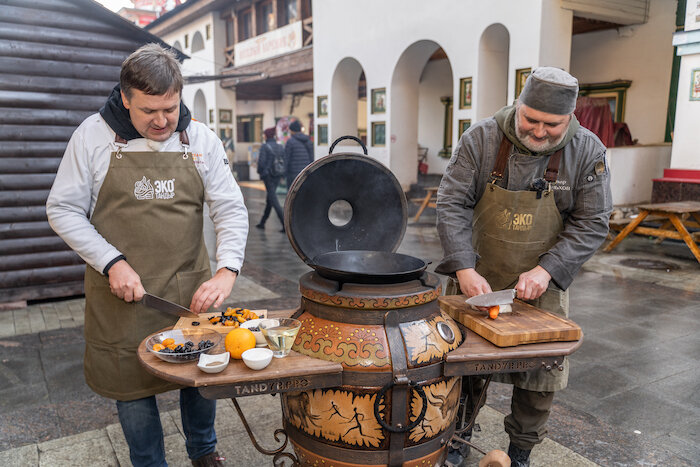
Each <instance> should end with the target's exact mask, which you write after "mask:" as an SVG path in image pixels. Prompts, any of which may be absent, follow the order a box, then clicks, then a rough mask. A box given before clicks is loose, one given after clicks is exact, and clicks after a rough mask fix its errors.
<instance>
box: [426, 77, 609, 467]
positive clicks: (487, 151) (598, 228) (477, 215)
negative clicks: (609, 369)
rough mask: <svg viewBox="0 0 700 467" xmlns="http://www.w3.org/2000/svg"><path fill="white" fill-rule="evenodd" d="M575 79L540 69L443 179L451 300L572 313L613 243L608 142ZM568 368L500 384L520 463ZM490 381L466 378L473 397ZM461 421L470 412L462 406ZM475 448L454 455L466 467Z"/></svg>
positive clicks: (463, 146) (513, 452)
mask: <svg viewBox="0 0 700 467" xmlns="http://www.w3.org/2000/svg"><path fill="white" fill-rule="evenodd" d="M577 96H578V81H577V80H576V78H574V77H573V76H571V75H570V74H569V73H567V72H565V71H562V70H560V69H558V68H552V67H541V68H536V69H535V70H534V71H533V72H532V74H531V75H530V76H529V77H528V79H527V81H526V83H525V86H524V88H523V91H522V93H521V95H520V98H519V100H518V101H517V102H516V104H515V106H509V107H504V108H503V109H501V110H499V111H498V112H497V113H496V114H495V115H494V116H493V117H492V118H488V119H485V120H482V121H480V122H478V123H477V124H475V125H473V126H471V127H470V128H469V129H468V130H467V131H466V132H464V134H463V135H462V137H461V138H460V140H459V144H458V145H457V147H456V149H455V151H454V154H453V155H452V159H451V160H450V163H449V165H448V167H447V169H446V171H445V175H444V176H443V178H442V182H441V183H440V188H439V190H438V200H437V215H438V219H437V227H438V233H439V235H440V241H441V243H442V248H443V251H444V257H443V259H442V261H441V262H440V264H439V265H438V267H437V268H436V272H438V273H441V274H447V275H449V276H450V279H449V281H448V286H447V289H446V293H447V294H448V295H450V294H459V293H463V294H465V295H466V296H467V297H473V296H475V295H480V294H484V293H488V292H491V291H496V290H501V289H507V288H511V289H512V288H514V289H516V290H517V297H518V298H519V299H521V300H525V301H527V302H528V303H530V304H532V305H534V306H536V307H538V308H542V309H545V310H547V311H550V312H553V313H556V314H559V315H561V316H568V314H569V296H568V290H567V289H568V287H569V285H571V282H572V281H573V279H574V276H575V275H576V272H577V271H578V270H579V268H580V267H581V265H582V264H583V263H584V262H585V261H586V260H588V259H589V258H590V257H591V256H592V255H593V254H594V253H595V251H596V250H597V249H598V247H599V246H600V245H601V244H602V242H603V241H604V240H605V237H606V235H607V232H608V220H609V217H610V212H611V211H612V199H611V195H610V176H609V171H608V168H607V164H606V161H605V146H603V144H602V143H601V142H600V140H599V139H598V138H597V137H596V136H595V135H594V134H593V133H592V132H590V131H589V130H587V129H585V128H583V127H581V126H580V125H579V123H578V121H577V120H576V117H575V116H574V114H573V112H574V110H575V108H576V98H577ZM568 375H569V368H568V362H567V361H565V362H564V365H563V371H556V370H555V371H549V372H548V371H545V370H544V369H541V370H536V371H530V372H522V373H509V374H500V375H495V376H494V379H493V380H494V381H500V382H506V383H510V384H513V396H512V400H511V411H512V413H511V414H509V415H508V416H507V417H506V418H505V429H506V432H507V433H508V435H509V436H510V446H509V448H508V454H509V456H510V457H511V460H512V465H513V466H516V467H520V466H528V465H529V457H530V451H531V450H532V448H533V446H535V445H536V444H538V443H541V442H542V440H543V439H544V436H545V435H546V433H547V431H546V429H545V424H546V422H547V418H548V417H549V412H550V408H551V406H552V401H553V398H554V392H555V391H559V390H561V389H564V388H565V387H566V384H567V381H568ZM481 386H482V380H481V379H479V378H477V377H472V378H464V379H463V396H464V397H463V400H466V403H467V409H468V410H467V412H466V413H467V414H468V413H469V411H470V410H472V411H473V410H475V407H474V404H473V403H472V402H470V401H469V399H470V398H469V397H467V396H468V394H474V393H475V392H478V390H479V388H480V387H481ZM460 413H463V412H462V410H460ZM466 454H468V453H467V452H465V450H462V451H461V452H459V449H453V450H452V452H451V453H450V456H449V457H448V460H449V461H450V463H452V464H459V463H460V462H461V461H462V458H463V457H466Z"/></svg>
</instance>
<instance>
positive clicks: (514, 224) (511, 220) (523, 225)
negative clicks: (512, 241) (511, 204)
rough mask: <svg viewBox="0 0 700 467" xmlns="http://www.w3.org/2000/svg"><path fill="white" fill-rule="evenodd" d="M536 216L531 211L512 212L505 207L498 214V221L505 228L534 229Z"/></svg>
mask: <svg viewBox="0 0 700 467" xmlns="http://www.w3.org/2000/svg"><path fill="white" fill-rule="evenodd" d="M533 221H534V218H533V216H532V214H529V213H519V212H515V213H514V212H511V211H510V210H508V209H504V210H503V211H501V212H499V213H498V214H497V215H496V222H497V223H498V226H499V227H500V228H501V229H503V230H518V231H526V230H531V229H532V224H533Z"/></svg>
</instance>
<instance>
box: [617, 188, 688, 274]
mask: <svg viewBox="0 0 700 467" xmlns="http://www.w3.org/2000/svg"><path fill="white" fill-rule="evenodd" d="M645 219H649V221H650V222H657V223H660V225H659V226H657V227H645V226H642V225H641V223H642V221H644V220H645ZM652 219H653V220H652ZM688 227H693V228H700V202H698V201H677V202H673V203H657V204H642V205H641V206H639V215H638V216H637V217H635V218H634V219H633V220H632V221H631V222H630V223H629V224H627V226H626V227H625V228H624V229H622V230H621V231H620V233H619V234H617V236H616V237H615V238H614V239H613V240H612V242H610V243H609V244H608V246H606V247H605V248H604V249H603V251H607V252H609V251H612V249H613V248H615V247H616V246H617V245H618V244H619V243H620V242H621V241H622V240H623V239H624V238H625V237H627V235H629V234H630V233H632V232H634V233H636V234H641V235H651V236H653V237H658V238H659V240H661V241H662V240H663V239H666V238H673V239H676V240H683V241H684V242H685V243H686V245H688V248H690V251H691V252H692V253H693V255H694V256H695V258H696V259H697V260H698V262H700V248H698V245H697V243H696V242H697V241H698V239H700V232H694V233H690V232H688Z"/></svg>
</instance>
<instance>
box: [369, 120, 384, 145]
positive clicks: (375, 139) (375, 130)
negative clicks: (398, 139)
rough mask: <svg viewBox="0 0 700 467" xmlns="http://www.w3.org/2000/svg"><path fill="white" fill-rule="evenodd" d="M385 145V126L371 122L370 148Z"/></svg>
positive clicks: (382, 123)
mask: <svg viewBox="0 0 700 467" xmlns="http://www.w3.org/2000/svg"><path fill="white" fill-rule="evenodd" d="M385 145H386V124H385V123H384V122H372V146H379V147H381V146H385Z"/></svg>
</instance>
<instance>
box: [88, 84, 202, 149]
mask: <svg viewBox="0 0 700 467" xmlns="http://www.w3.org/2000/svg"><path fill="white" fill-rule="evenodd" d="M100 115H101V116H102V118H104V119H105V122H107V125H109V127H110V128H111V129H112V130H113V131H114V132H115V133H116V134H118V135H119V136H121V137H122V138H124V139H125V140H127V141H130V140H132V139H138V138H143V136H142V135H141V133H139V132H138V131H136V128H134V125H133V124H132V123H131V117H130V116H129V110H128V109H127V108H126V107H124V103H123V102H122V93H121V88H120V87H119V85H118V84H117V85H116V86H114V89H112V93H111V94H110V95H109V98H107V102H105V104H104V105H103V106H102V108H101V109H100ZM190 121H192V114H190V109H188V108H187V106H186V105H185V104H184V103H183V102H182V99H180V119H179V120H178V122H177V128H175V131H182V130H186V129H187V127H188V126H189V125H190Z"/></svg>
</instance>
